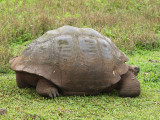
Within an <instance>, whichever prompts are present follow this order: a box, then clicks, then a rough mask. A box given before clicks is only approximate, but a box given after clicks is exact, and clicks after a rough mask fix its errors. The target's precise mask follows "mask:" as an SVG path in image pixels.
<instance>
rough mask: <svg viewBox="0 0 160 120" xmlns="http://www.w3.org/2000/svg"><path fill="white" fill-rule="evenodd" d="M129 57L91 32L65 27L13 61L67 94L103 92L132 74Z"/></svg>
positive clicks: (105, 38)
mask: <svg viewBox="0 0 160 120" xmlns="http://www.w3.org/2000/svg"><path fill="white" fill-rule="evenodd" d="M126 61H128V58H127V56H126V55H125V54H124V53H123V52H121V51H120V50H119V49H118V48H117V47H116V46H115V45H114V43H113V42H112V41H111V40H110V39H109V38H107V37H105V36H103V35H101V34H100V33H98V32H97V31H95V30H93V29H91V28H77V27H72V26H63V27H60V28H58V29H55V30H51V31H48V32H46V33H45V34H44V35H42V36H41V37H40V38H38V39H36V40H34V41H33V42H32V43H31V44H29V45H28V46H27V48H26V49H25V50H24V52H23V53H22V54H21V55H20V56H19V57H16V58H15V59H13V60H12V61H11V62H10V63H11V68H12V69H13V70H15V71H24V72H27V73H32V74H36V75H39V76H42V77H44V78H46V79H48V80H50V81H51V82H52V83H54V84H55V85H56V86H58V87H59V88H61V89H62V90H63V91H72V92H76V91H77V92H84V91H91V92H92V91H94V90H96V91H101V90H103V89H105V88H108V87H110V86H112V85H113V84H115V83H117V82H118V81H119V80H120V79H121V75H123V74H125V73H126V72H127V71H128V66H127V65H126V64H125V62H126Z"/></svg>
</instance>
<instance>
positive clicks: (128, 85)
mask: <svg viewBox="0 0 160 120" xmlns="http://www.w3.org/2000/svg"><path fill="white" fill-rule="evenodd" d="M119 85H120V93H119V95H120V96H121V97H136V96H139V94H140V83H139V81H138V79H137V78H136V76H135V75H134V74H133V72H131V71H128V72H127V73H126V74H124V75H122V78H121V81H120V83H119Z"/></svg>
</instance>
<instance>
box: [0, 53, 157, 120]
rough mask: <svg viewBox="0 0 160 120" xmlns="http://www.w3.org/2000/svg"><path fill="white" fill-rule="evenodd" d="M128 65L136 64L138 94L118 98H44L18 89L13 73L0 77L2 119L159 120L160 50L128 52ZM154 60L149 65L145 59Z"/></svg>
mask: <svg viewBox="0 0 160 120" xmlns="http://www.w3.org/2000/svg"><path fill="white" fill-rule="evenodd" d="M128 56H129V58H130V61H129V62H128V64H134V65H138V66H140V68H141V72H140V74H139V75H138V79H139V81H140V83H141V94H140V96H139V97H136V98H120V97H118V92H117V91H113V92H111V93H109V94H100V95H98V96H85V97H80V96H70V97H68V96H67V97H64V96H61V97H58V98H55V99H46V98H43V97H41V96H39V95H38V94H36V92H35V89H19V88H18V87H17V85H16V78H15V74H0V81H1V84H0V108H6V109H7V110H8V114H7V115H2V116H0V119H2V120H6V119H9V120H12V119H13V120H18V119H19V120H23V119H26V120H27V119H29V120H31V119H37V120H43V119H45V120H52V119H106V120H115V119H122V120H125V119H130V120H137V119H138V120H141V119H143V120H150V119H151V120H158V119H160V112H159V110H160V62H159V61H160V57H159V56H160V51H140V50H139V51H138V50H137V51H136V52H133V53H129V55H128ZM149 59H151V60H156V62H149V61H148V60H149Z"/></svg>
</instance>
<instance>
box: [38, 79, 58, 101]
mask: <svg viewBox="0 0 160 120" xmlns="http://www.w3.org/2000/svg"><path fill="white" fill-rule="evenodd" d="M36 92H37V93H38V94H39V95H41V96H44V97H51V98H53V97H58V96H59V93H58V89H57V88H56V86H55V85H54V84H53V83H52V82H50V81H49V80H47V79H44V78H41V79H40V80H39V81H38V83H37V86H36Z"/></svg>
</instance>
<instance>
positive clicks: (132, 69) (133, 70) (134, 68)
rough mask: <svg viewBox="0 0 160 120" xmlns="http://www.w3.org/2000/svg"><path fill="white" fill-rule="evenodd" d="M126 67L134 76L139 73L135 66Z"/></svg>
mask: <svg viewBox="0 0 160 120" xmlns="http://www.w3.org/2000/svg"><path fill="white" fill-rule="evenodd" d="M128 67H129V71H131V72H133V74H134V75H135V76H137V75H138V73H139V72H140V68H139V67H138V66H136V65H128Z"/></svg>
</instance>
